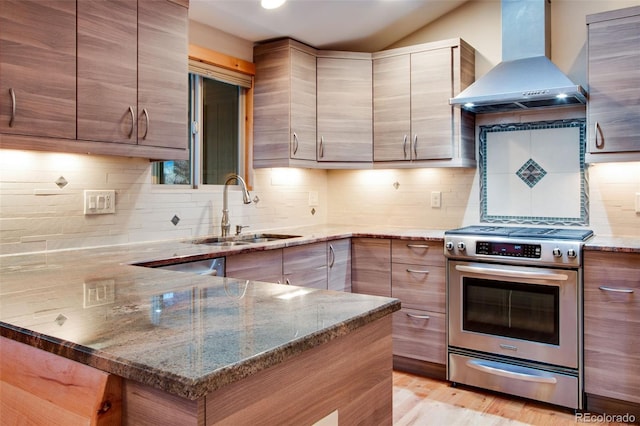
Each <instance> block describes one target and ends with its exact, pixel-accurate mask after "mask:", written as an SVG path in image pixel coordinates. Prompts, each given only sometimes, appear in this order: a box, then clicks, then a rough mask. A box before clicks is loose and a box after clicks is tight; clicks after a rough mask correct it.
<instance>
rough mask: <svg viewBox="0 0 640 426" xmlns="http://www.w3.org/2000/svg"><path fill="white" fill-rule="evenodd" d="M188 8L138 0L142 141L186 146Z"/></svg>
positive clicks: (168, 3) (169, 3) (185, 147)
mask: <svg viewBox="0 0 640 426" xmlns="http://www.w3.org/2000/svg"><path fill="white" fill-rule="evenodd" d="M187 13H188V11H187V8H185V7H182V6H180V5H177V4H175V3H172V2H170V1H167V0H162V1H158V0H139V1H138V108H137V114H138V125H137V127H138V137H137V140H138V144H140V145H150V146H159V147H167V148H180V149H187V147H188V135H187V122H188V90H189V88H188V77H187V76H188V68H187V58H188V51H187V45H188V43H187V26H188V16H187Z"/></svg>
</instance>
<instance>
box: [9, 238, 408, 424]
mask: <svg viewBox="0 0 640 426" xmlns="http://www.w3.org/2000/svg"><path fill="white" fill-rule="evenodd" d="M283 244H285V243H281V242H275V243H273V244H272V245H275V246H277V245H280V246H282V245H283ZM294 244H295V243H294ZM265 246H269V243H267V244H263V245H258V246H255V247H254V248H253V249H255V250H264V249H265ZM225 250H227V251H229V249H220V248H211V247H206V246H203V245H195V244H190V243H185V242H160V243H148V244H133V245H124V246H114V247H104V248H95V249H84V250H70V251H59V252H42V253H31V254H25V255H15V256H6V257H3V258H0V262H1V263H0V265H1V272H2V275H1V277H2V278H1V281H0V282H1V287H0V289H1V294H2V297H1V298H0V331H1V335H2V337H1V339H2V345H1V346H0V347H1V349H2V356H1V359H2V362H1V364H2V370H1V374H0V375H1V378H2V380H1V385H2V389H1V390H2V392H1V393H2V394H3V395H4V396H3V398H2V412H3V413H5V414H3V416H4V415H10V414H11V413H13V414H14V415H16V416H24V415H25V411H24V410H32V411H26V413H29V414H31V415H33V416H35V417H36V420H40V421H45V422H49V423H48V424H51V423H50V422H51V421H54V420H55V419H54V418H56V417H57V418H58V419H62V418H66V419H73V418H76V419H77V418H84V419H85V420H87V419H88V421H87V422H91V423H90V424H120V423H121V424H136V425H144V424H153V425H159V424H181V425H187V424H193V425H201V424H213V423H226V424H247V423H256V422H257V421H260V422H266V423H269V424H282V423H293V424H301V423H306V424H312V423H314V422H317V421H319V420H321V419H324V418H325V417H327V418H328V419H331V420H333V421H335V422H336V423H337V421H339V422H340V423H341V424H353V423H360V422H365V423H371V424H391V406H392V345H391V315H390V314H391V313H392V312H394V311H396V310H398V309H399V308H400V303H399V301H397V300H396V299H391V298H384V297H377V296H367V295H358V294H350V293H342V292H333V291H322V290H315V289H311V288H304V287H295V286H283V285H278V284H270V283H263V282H254V281H245V280H237V279H233V278H220V277H205V276H197V275H191V274H185V273H180V272H173V271H167V270H160V269H152V268H144V267H139V266H133V265H132V263H137V262H140V261H143V260H149V259H159V258H163V257H164V258H172V259H176V258H179V259H183V260H184V259H186V258H198V257H200V258H202V257H206V256H210V255H211V254H212V252H213V254H215V255H216V256H219V255H224V254H225ZM244 250H249V249H247V248H246V247H245V248H244ZM236 251H237V249H236ZM18 367H19V368H18ZM87 377H89V379H86V378H87ZM74 381H75V382H74ZM92 383H96V385H95V386H94V387H93V388H91V386H92V385H91V384H92ZM47 388H49V392H51V394H52V395H40V394H38V392H46V391H47ZM74 389H80V390H81V391H82V392H80V393H81V394H83V395H87V394H88V395H94V396H95V398H94V399H91V398H89V399H90V400H89V401H88V402H86V403H85V404H84V405H87V407H84V408H83V407H80V408H78V407H77V406H78V405H82V404H83V403H82V402H79V400H78V402H76V401H71V402H69V401H68V399H70V398H73V395H74V394H73V392H74ZM40 403H44V404H46V405H40ZM39 406H42V407H46V409H48V410H54V411H45V409H41V410H40V413H39V412H38V409H37V408H34V407H39ZM74 410H80V411H82V410H84V412H76V411H74ZM43 411H44V412H43ZM16 413H17V414H16ZM38 417H39V418H38ZM19 418H20V417H19ZM52 419H54V420H52ZM58 421H62V420H58ZM63 423H64V422H63ZM61 424H62V423H61ZM85 424H86V423H85Z"/></svg>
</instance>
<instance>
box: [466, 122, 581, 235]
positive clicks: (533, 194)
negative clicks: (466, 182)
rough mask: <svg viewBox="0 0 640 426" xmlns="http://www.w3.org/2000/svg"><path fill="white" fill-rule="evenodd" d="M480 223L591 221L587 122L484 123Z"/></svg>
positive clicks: (482, 130)
mask: <svg viewBox="0 0 640 426" xmlns="http://www.w3.org/2000/svg"><path fill="white" fill-rule="evenodd" d="M478 139H479V154H480V155H479V156H480V161H479V171H478V172H479V175H480V221H481V222H491V223H519V224H533V225H554V226H558V225H567V226H569V225H588V224H589V215H588V208H589V205H588V185H587V182H588V181H587V176H586V167H585V164H584V156H585V143H586V141H585V120H584V119H573V120H556V121H539V122H529V123H511V124H499V125H490V126H480V135H479V138H478Z"/></svg>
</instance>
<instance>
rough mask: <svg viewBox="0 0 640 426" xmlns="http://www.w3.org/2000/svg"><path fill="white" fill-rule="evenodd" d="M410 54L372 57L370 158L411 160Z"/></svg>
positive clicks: (378, 159)
mask: <svg viewBox="0 0 640 426" xmlns="http://www.w3.org/2000/svg"><path fill="white" fill-rule="evenodd" d="M410 75H411V55H409V54H405V55H398V56H390V57H386V58H377V59H374V60H373V141H374V142H373V160H374V161H397V160H410V159H411V79H410V78H408V77H409V76H410Z"/></svg>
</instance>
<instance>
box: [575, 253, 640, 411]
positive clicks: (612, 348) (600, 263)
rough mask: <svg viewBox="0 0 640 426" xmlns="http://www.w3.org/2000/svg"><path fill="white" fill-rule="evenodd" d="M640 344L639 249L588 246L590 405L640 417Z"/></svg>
mask: <svg viewBox="0 0 640 426" xmlns="http://www.w3.org/2000/svg"><path fill="white" fill-rule="evenodd" d="M639 349H640V253H616V252H600V251H585V252H584V364H585V379H584V383H585V392H586V393H587V408H588V409H589V410H592V411H596V412H607V413H613V412H614V411H613V410H616V411H618V412H619V411H622V412H624V413H633V414H634V415H636V419H638V418H640V350H639ZM628 403H630V404H631V405H629V404H628Z"/></svg>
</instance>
